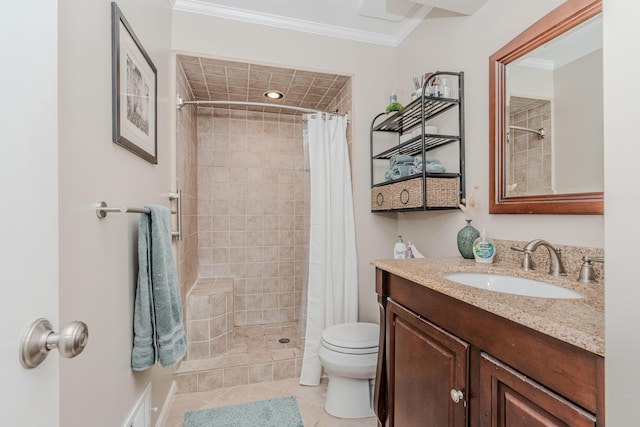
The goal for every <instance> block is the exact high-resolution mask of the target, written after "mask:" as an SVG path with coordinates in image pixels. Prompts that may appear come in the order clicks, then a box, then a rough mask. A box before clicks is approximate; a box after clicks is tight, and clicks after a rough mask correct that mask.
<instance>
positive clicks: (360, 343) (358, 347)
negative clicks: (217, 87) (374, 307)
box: [320, 322, 380, 354]
mask: <svg viewBox="0 0 640 427" xmlns="http://www.w3.org/2000/svg"><path fill="white" fill-rule="evenodd" d="M379 334H380V327H379V326H378V325H377V324H375V323H364V322H354V323H341V324H339V325H333V326H330V327H328V328H326V329H325V330H324V331H322V335H321V339H320V341H321V345H322V346H324V347H325V348H327V349H329V350H332V351H336V352H338V353H345V354H372V353H377V352H378V339H379Z"/></svg>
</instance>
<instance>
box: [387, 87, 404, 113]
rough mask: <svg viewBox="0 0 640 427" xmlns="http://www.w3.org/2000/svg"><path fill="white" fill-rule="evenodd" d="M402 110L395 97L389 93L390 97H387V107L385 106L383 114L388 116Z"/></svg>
mask: <svg viewBox="0 0 640 427" xmlns="http://www.w3.org/2000/svg"><path fill="white" fill-rule="evenodd" d="M402 108H403V107H402V104H400V103H399V102H398V97H397V96H396V94H395V93H393V92H391V95H389V105H387V109H386V110H385V112H386V113H387V114H389V113H390V112H392V111H400V110H402Z"/></svg>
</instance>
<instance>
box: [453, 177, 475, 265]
mask: <svg viewBox="0 0 640 427" xmlns="http://www.w3.org/2000/svg"><path fill="white" fill-rule="evenodd" d="M478 188H480V187H479V186H478V185H474V186H473V189H474V190H477V189H478ZM477 206H478V200H477V199H476V197H475V195H474V194H473V193H472V194H471V195H470V196H469V198H468V199H462V203H460V205H459V207H460V210H461V211H462V212H464V214H465V221H467V225H465V226H464V227H462V229H461V230H460V231H458V251H460V255H462V257H463V258H466V259H474V256H473V242H474V241H475V240H476V239H477V238H478V237H480V232H479V231H478V230H477V229H476V228H475V227H474V226H472V225H471V221H472V219H471V209H472V208H475V207H477Z"/></svg>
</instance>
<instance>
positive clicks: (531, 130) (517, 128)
mask: <svg viewBox="0 0 640 427" xmlns="http://www.w3.org/2000/svg"><path fill="white" fill-rule="evenodd" d="M509 129H513V130H522V131H525V132H531V133H535V134H536V135H538V138H540V139H544V137H545V133H544V128H540V129H537V130H536V129H529V128H525V127H522V126H509Z"/></svg>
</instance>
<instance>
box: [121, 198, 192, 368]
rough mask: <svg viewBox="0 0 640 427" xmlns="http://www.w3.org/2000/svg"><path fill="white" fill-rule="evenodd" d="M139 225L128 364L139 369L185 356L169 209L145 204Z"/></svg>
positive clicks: (180, 303)
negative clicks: (130, 350) (145, 211)
mask: <svg viewBox="0 0 640 427" xmlns="http://www.w3.org/2000/svg"><path fill="white" fill-rule="evenodd" d="M145 208H147V209H149V210H150V211H151V212H150V214H141V215H140V222H139V224H138V285H137V287H136V298H135V303H134V314H133V332H134V337H133V351H132V355H131V366H132V368H133V370H135V371H142V370H145V369H147V368H149V367H151V366H152V365H153V364H155V363H156V362H157V361H158V360H159V361H160V363H161V365H162V366H163V367H165V368H170V367H172V366H174V365H176V364H177V363H178V362H179V361H180V360H181V359H182V358H183V357H184V355H185V353H186V349H187V345H186V335H185V332H184V325H183V319H182V302H181V299H180V290H179V286H178V275H177V272H176V267H175V262H174V259H173V251H172V248H171V211H170V210H169V209H168V208H166V207H164V206H145Z"/></svg>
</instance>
